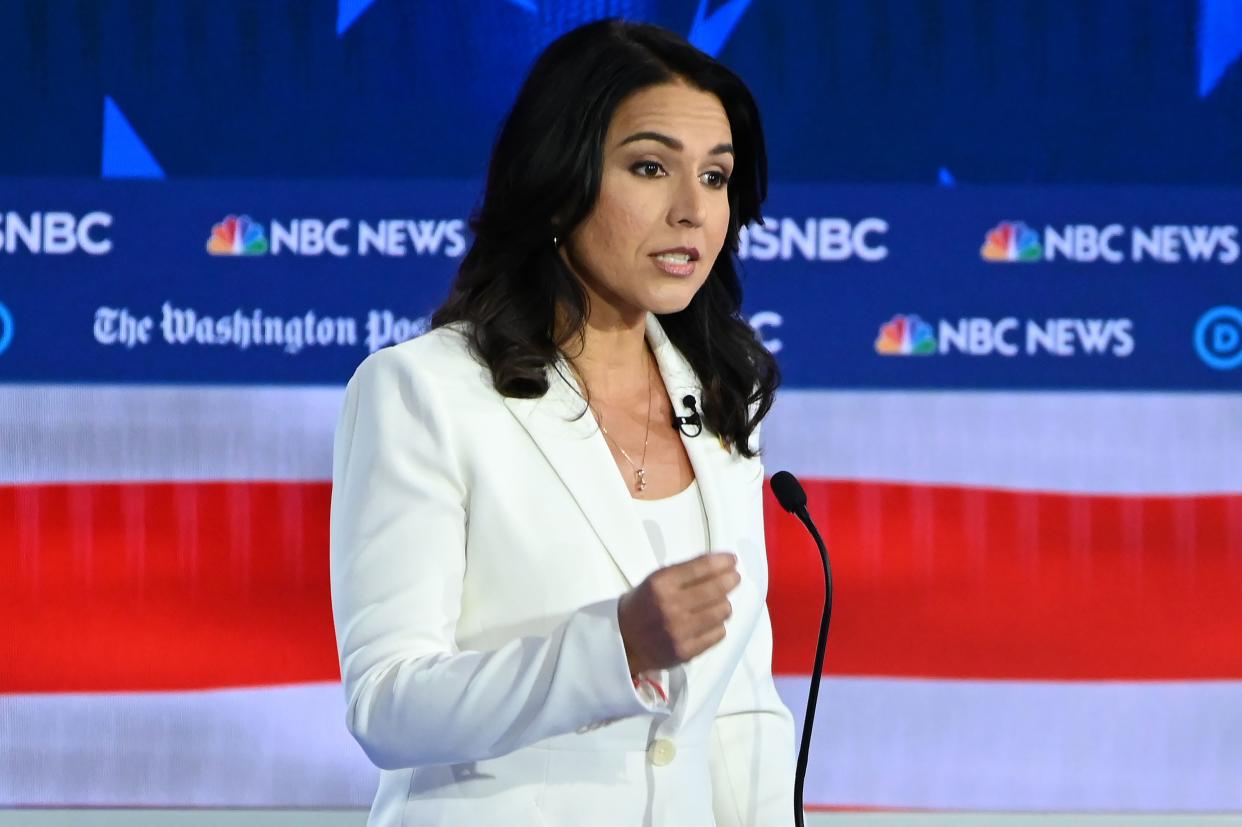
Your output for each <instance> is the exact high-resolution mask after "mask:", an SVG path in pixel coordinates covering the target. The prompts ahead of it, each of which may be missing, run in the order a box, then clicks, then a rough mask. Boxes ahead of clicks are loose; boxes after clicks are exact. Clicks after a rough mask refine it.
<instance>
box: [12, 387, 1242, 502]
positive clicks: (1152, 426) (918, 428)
mask: <svg viewBox="0 0 1242 827" xmlns="http://www.w3.org/2000/svg"><path fill="white" fill-rule="evenodd" d="M341 394H342V391H341V389H339V388H330V387H290V388H286V387H269V386H262V387H202V386H182V387H161V386H117V385H107V386H105V385H77V386H75V385H0V434H2V435H3V437H2V439H0V483H35V482H87V481H100V482H108V481H118V482H119V481H135V480H153V481H159V480H174V481H181V480H256V479H261V480H326V479H328V478H329V477H330V476H331V467H332V466H331V462H332V457H331V454H332V433H333V430H334V428H335V425H336V417H337V414H338V412H339V410H340V404H341ZM764 435H765V437H764V438H765V443H766V453H765V458H764V462H765V465H766V466H767V469H768V471H769V473H772V472H775V471H777V470H780V469H782V468H784V469H787V470H790V471H792V472H794V473H795V474H798V475H799V476H806V477H809V478H820V479H849V480H874V481H892V482H910V483H930V484H953V485H971V486H983V487H990V488H1011V489H1026V490H1043V491H1058V492H1066V493H1069V492H1079V493H1101V494H1102V493H1122V494H1204V493H1237V492H1242V463H1238V462H1236V461H1235V460H1234V458H1233V452H1231V451H1230V450H1229V448H1230V446H1237V445H1242V394H1168V393H1011V392H1005V393H999V392H997V393H994V392H966V391H944V392H916V391H901V392H898V391H884V392H853V391H850V392H845V391H825V390H786V391H783V392H782V393H781V394H780V396H779V398H778V401H777V404H776V406H775V408H774V409H773V412H772V415H771V417H770V418H769V420H768V421H767V423H765V425H764Z"/></svg>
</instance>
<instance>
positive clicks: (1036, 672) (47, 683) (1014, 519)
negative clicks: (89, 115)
mask: <svg viewBox="0 0 1242 827" xmlns="http://www.w3.org/2000/svg"><path fill="white" fill-rule="evenodd" d="M807 492H808V496H809V498H810V503H811V510H812V513H813V515H814V516H815V519H816V521H817V522H818V524H819V525H820V527H821V530H823V531H824V533H825V535H826V536H827V537H828V539H829V543H830V546H831V550H832V554H833V564H834V572H835V574H836V579H837V605H836V610H835V617H834V619H833V630H832V637H831V642H830V645H829V649H828V662H827V667H828V668H827V671H829V672H831V673H833V674H863V675H891V676H936V677H972V678H1014V679H1127V680H1132V679H1139V680H1143V679H1180V678H1191V679H1193V678H1239V677H1242V633H1240V632H1239V630H1242V599H1238V595H1242V495H1232V496H1202V497H1111V496H1109V497H1104V496H1078V495H1074V496H1067V495H1054V494H1032V493H1012V492H998V491H989V490H972V489H963V488H950V487H934V486H911V485H883V484H874V483H838V482H832V483H830V482H817V481H812V482H810V483H809V484H808V485H807ZM328 498H329V486H328V484H327V483H322V482H320V483H183V484H178V483H143V484H115V485H85V484H81V485H30V486H7V487H0V538H3V546H0V566H2V569H0V570H2V571H3V572H4V577H3V578H0V629H3V633H2V634H0V664H3V666H2V667H0V692H55V691H61V692H68V691H106V690H177V689H193V688H208V687H220V686H248V685H263V684H278V683H295V682H303V681H316V680H335V679H337V675H338V673H337V663H336V652H335V642H334V638H333V631H332V618H331V607H330V597H329V585H328V550H327V537H328ZM766 519H767V530H768V544H769V555H770V557H771V560H772V584H771V594H770V605H771V610H772V618H773V627H774V631H775V636H776V643H777V645H776V656H775V667H776V671H777V672H779V673H784V674H805V673H806V671H807V668H808V666H809V664H810V663H811V660H812V656H813V653H814V634H815V631H816V629H817V628H818V611H819V604H820V600H821V596H822V589H821V587H820V586H819V585H818V583H819V575H818V560H817V557H816V554H815V551H814V547H813V546H812V545H811V543H810V540H809V539H808V538H807V537H806V536H805V534H804V533H803V529H802V528H801V526H800V525H799V524H798V523H797V522H796V521H795V520H794V519H793V518H792V517H790V516H788V515H786V514H784V513H783V512H780V510H779V508H777V507H776V506H775V504H774V503H773V502H772V501H771V500H770V499H769V500H768V502H767V503H766Z"/></svg>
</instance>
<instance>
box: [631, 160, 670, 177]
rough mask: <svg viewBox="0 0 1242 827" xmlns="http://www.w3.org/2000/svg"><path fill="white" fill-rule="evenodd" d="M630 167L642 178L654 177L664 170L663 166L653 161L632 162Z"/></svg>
mask: <svg viewBox="0 0 1242 827" xmlns="http://www.w3.org/2000/svg"><path fill="white" fill-rule="evenodd" d="M630 169H632V170H633V171H634V172H636V173H638V174H639V175H641V176H642V177H644V178H655V177H656V176H657V175H659V174H660V173H661V172H663V171H664V167H662V166H660V164H658V163H656V162H655V161H639V162H638V163H636V164H634V166H632V167H630Z"/></svg>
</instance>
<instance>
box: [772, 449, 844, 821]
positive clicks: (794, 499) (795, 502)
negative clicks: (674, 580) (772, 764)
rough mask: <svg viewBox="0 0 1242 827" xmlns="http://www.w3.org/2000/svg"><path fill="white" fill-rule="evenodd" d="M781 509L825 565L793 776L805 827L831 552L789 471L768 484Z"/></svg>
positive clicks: (828, 612) (798, 816)
mask: <svg viewBox="0 0 1242 827" xmlns="http://www.w3.org/2000/svg"><path fill="white" fill-rule="evenodd" d="M769 484H770V485H771V487H772V493H773V494H775V495H776V501H777V502H778V503H780V504H781V508H783V509H785V510H786V511H788V512H789V513H790V514H792V515H794V516H795V517H797V518H798V519H799V520H801V521H802V524H803V525H804V526H806V530H807V531H809V532H811V537H812V538H813V539H814V540H815V545H817V546H819V557H820V560H822V561H823V564H824V613H823V615H822V616H821V618H820V621H819V641H818V643H816V645H815V671H813V672H811V691H810V695H809V696H808V697H807V700H806V718H805V719H803V722H802V744H801V745H800V746H799V747H798V769H797V771H796V772H795V774H794V821H795V823H796V824H797V825H798V827H803V812H802V788H803V786H804V785H805V783H806V764H807V760H808V759H809V758H810V753H811V727H812V726H813V725H814V723H815V702H816V701H817V700H818V699H819V678H820V675H821V674H822V673H823V671H824V648H825V647H826V646H827V645H828V624H829V622H830V621H831V620H832V566H831V565H830V564H829V562H828V549H826V548H825V547H824V539H823V538H822V537H820V536H819V531H818V530H816V528H815V523H814V522H813V521H812V520H811V514H810V512H808V511H807V508H806V492H805V491H803V490H802V485H801V484H799V482H798V479H797V477H795V476H794V475H793V474H791V473H789V472H788V471H777V472H776V473H775V474H773V475H772V481H771V482H770V483H769Z"/></svg>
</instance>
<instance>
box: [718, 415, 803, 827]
mask: <svg viewBox="0 0 1242 827" xmlns="http://www.w3.org/2000/svg"><path fill="white" fill-rule="evenodd" d="M756 439H757V436H756ZM755 465H756V466H757V467H758V471H757V476H758V484H757V485H756V486H755V488H754V489H752V490H753V491H754V493H753V494H752V495H750V496H749V497H748V499H749V502H748V503H747V506H748V508H749V510H750V511H749V513H750V514H751V519H752V520H757V521H758V522H757V525H758V531H759V536H760V537H762V536H763V498H762V497H763V489H762V486H763V467H762V465H761V464H760V463H759V462H758V461H756V462H755ZM765 564H766V561H765ZM763 585H764V593H765V601H764V605H763V606H762V608H761V611H760V613H759V619H758V621H757V622H756V624H755V628H754V631H753V632H752V634H751V639H750V641H749V643H748V644H747V646H746V650H745V652H744V654H743V655H742V659H741V661H740V662H739V664H738V666H737V669H736V670H735V671H734V673H733V676H732V678H731V679H730V681H729V685H728V686H727V687H726V689H725V694H724V697H723V699H722V700H721V704H720V709H719V710H718V711H717V713H716V721H715V724H714V725H713V727H712V743H711V777H712V803H713V809H714V811H715V815H716V823H717V825H718V827H770V825H781V824H786V825H789V824H793V823H794V818H793V788H794V764H795V759H796V755H795V752H794V724H793V716H792V715H791V714H790V712H789V710H788V709H787V708H786V707H785V704H784V702H782V701H781V698H780V695H778V694H777V692H776V685H775V683H774V681H773V679H772V621H771V617H770V616H769V614H768V607H767V601H766V592H767V570H766V567H765V569H764V571H763Z"/></svg>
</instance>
